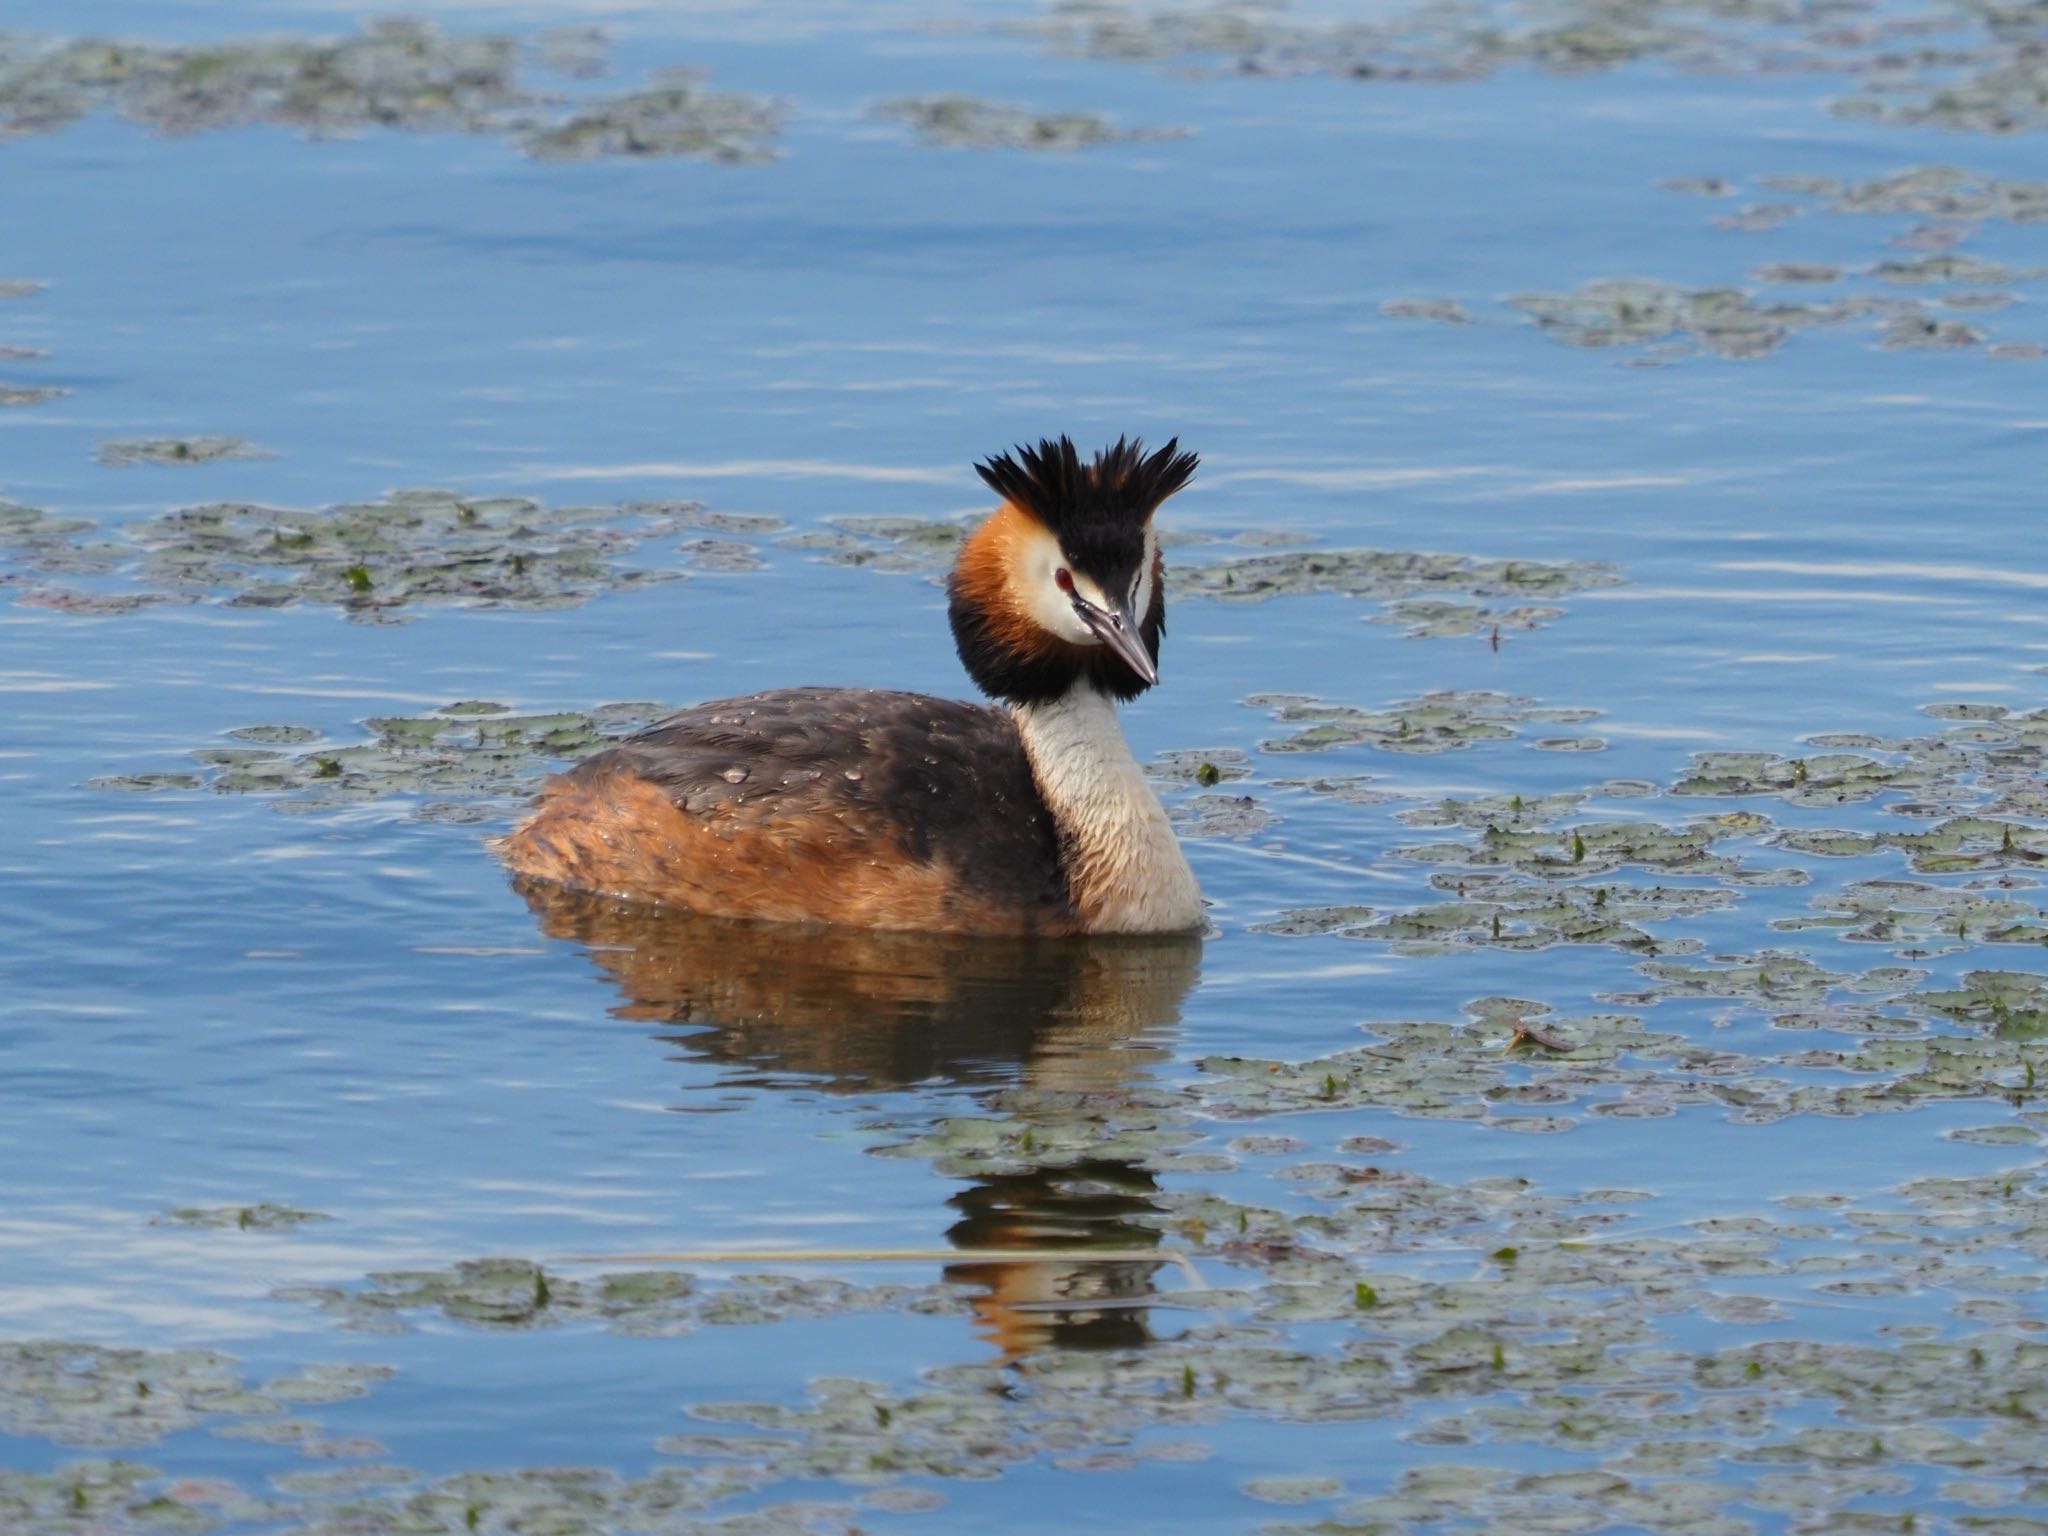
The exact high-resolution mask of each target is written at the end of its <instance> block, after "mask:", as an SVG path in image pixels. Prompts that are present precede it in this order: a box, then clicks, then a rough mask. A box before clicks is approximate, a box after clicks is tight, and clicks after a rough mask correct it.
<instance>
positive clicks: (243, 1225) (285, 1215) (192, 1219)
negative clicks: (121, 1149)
mask: <svg viewBox="0 0 2048 1536" xmlns="http://www.w3.org/2000/svg"><path fill="white" fill-rule="evenodd" d="M157 1219H158V1221H160V1222H161V1223H163V1224H164V1225H166V1226H173V1227H215V1228H223V1229H227V1230H232V1231H236V1232H290V1231H293V1230H295V1229H297V1228H299V1227H304V1226H310V1225H311V1224H313V1223H315V1222H321V1221H332V1220H334V1218H333V1217H332V1216H329V1215H327V1214H326V1213H325V1212H323V1211H302V1210H299V1209H297V1208H296V1207H293V1206H289V1205H274V1204H272V1203H271V1202H269V1201H267V1200H264V1201H259V1202H257V1203H256V1204H255V1205H181V1206H179V1207H178V1208H177V1209H176V1210H171V1211H166V1212H164V1214H163V1215H162V1216H160V1217H158V1218H157Z"/></svg>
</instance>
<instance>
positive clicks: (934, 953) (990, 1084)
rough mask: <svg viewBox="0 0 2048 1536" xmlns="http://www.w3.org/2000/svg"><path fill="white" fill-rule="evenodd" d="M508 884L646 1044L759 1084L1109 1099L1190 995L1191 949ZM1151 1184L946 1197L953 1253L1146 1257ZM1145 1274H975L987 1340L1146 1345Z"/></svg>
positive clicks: (1012, 1347)
mask: <svg viewBox="0 0 2048 1536" xmlns="http://www.w3.org/2000/svg"><path fill="white" fill-rule="evenodd" d="M518 888H519V890H520V892H521V894H522V895H524V896H525V898H526V900H527V903H528V904H529V905H530V906H531V907H532V908H533V910H534V913H535V915H536V916H537V917H538V918H539V920H540V925H541V930H542V931H543V932H544V933H546V934H547V935H548V936H549V937H551V938H558V939H573V940H575V941H576V942H578V943H580V944H582V945H584V946H585V947H586V948H587V949H588V951H589V953H590V957H591V959H593V960H594V961H595V962H596V963H597V964H598V966H599V967H601V968H602V969H603V970H604V971H605V972H606V973H607V974H608V975H609V976H610V978H611V979H612V981H613V982H614V983H615V984H616V985H617V986H618V988H619V990H620V992H621V993H622V994H623V996H624V998H625V1001H624V1002H623V1003H622V1004H621V1005H620V1006H619V1007H618V1008H617V1009H615V1010H614V1012H615V1013H617V1014H618V1016H619V1017H621V1018H627V1019H637V1020H640V1021H643V1022H645V1023H649V1024H653V1025H657V1026H671V1025H678V1024H682V1025H690V1026H694V1027H693V1028H691V1029H690V1030H689V1031H688V1032H687V1033H680V1034H670V1033H667V1032H666V1031H663V1032H662V1033H661V1036H660V1037H661V1038H662V1039H663V1040H665V1041H667V1042H669V1043H671V1044H673V1045H676V1046H677V1047H679V1048H680V1049H681V1050H683V1051H684V1052H686V1053H687V1054H689V1055H691V1056H695V1057H698V1058H701V1059H703V1060H706V1061H713V1062H718V1063H722V1064H726V1065H729V1066H737V1067H742V1068H747V1069H751V1070H750V1071H749V1072H748V1075H747V1076H746V1077H745V1078H744V1079H742V1080H744V1081H750V1082H753V1083H756V1084H759V1085H762V1086H769V1087H802V1088H806V1089H810V1090H813V1091H816V1090H818V1089H824V1090H826V1091H832V1092H846V1093H872V1092H885V1091H888V1090H891V1089H902V1088H911V1087H915V1086H920V1085H924V1086H929V1085H932V1084H940V1083H945V1084H966V1085H971V1086H983V1087H987V1088H990V1089H992V1090H993V1089H995V1088H1000V1087H1008V1086H1010V1085H1013V1084H1015V1085H1019V1086H1022V1087H1023V1088H1025V1089H1027V1090H1028V1089H1038V1090H1044V1091H1048V1092H1052V1093H1113V1092H1115V1091H1116V1090H1118V1089H1120V1088H1125V1087H1129V1086H1133V1085H1135V1084H1137V1083H1138V1082H1140V1081H1142V1080H1143V1079H1144V1078H1145V1076H1146V1075H1147V1073H1148V1072H1149V1070H1150V1069H1151V1067H1152V1065H1153V1064H1154V1063H1155V1062H1157V1061H1158V1060H1160V1059H1161V1058H1162V1057H1163V1056H1164V1054H1165V1051H1164V1034H1165V1032H1166V1031H1167V1030H1168V1029H1170V1027H1171V1026H1172V1025H1174V1024H1175V1023H1177V1022H1178V1020H1179V1018H1180V1008H1181V1004H1182V1001H1183V1000H1184V999H1185V998H1186V996H1187V994H1188V991H1189V990H1190V988H1192V987H1193V985H1194V983H1195V978H1196V975H1197V974H1198V971H1199V969H1200V964H1201V941H1200V940H1198V939H1194V938H1188V937H1180V938H1167V939H1158V938H1153V939H1094V940H1081V939H1063V940H1058V941H1043V942H1029V941H1016V940H991V939H976V938H963V937H955V936H950V935H935V934H910V933H878V932H869V931H866V930H861V929H849V928H813V927H800V926H794V925H787V924H769V923H738V922H730V921H726V920H723V919H718V918H706V917H700V916H697V915H695V914H692V913H685V912H672V911H668V910H665V909H662V908H658V907H649V906H640V905H635V904H633V903H629V902H621V901H615V900H612V899H610V898H608V897H602V896H595V895H592V894H590V893H589V892H584V891H571V890H567V889H564V888H562V887H560V886H553V885H547V884H543V883H540V882H533V881H521V882H518ZM1154 1193H1155V1184H1154V1180H1153V1176H1152V1175H1151V1174H1150V1173H1148V1172H1146V1171H1145V1170H1144V1169H1142V1168H1139V1167H1137V1166H1135V1165H1133V1164H1130V1163H1126V1162H1121V1161H1107V1160H1097V1161H1093V1162H1088V1163H1083V1164H1080V1165H1078V1166H1064V1167H1060V1168H1054V1169H1043V1170H1032V1171H1028V1172H1023V1173H1009V1174H1002V1175H997V1176H992V1177H989V1178H985V1179H982V1180H980V1181H978V1182H976V1183H974V1184H971V1185H969V1186H968V1187H967V1188H966V1189H964V1190H962V1191H960V1192H959V1193H957V1194H956V1195H954V1196H953V1198H952V1200H951V1202H950V1203H951V1204H952V1205H953V1206H954V1207H955V1208H956V1209H957V1210H958V1211H959V1213H960V1215H959V1217H958V1219H957V1220H956V1221H954V1222H953V1223H952V1225H951V1227H950V1228H949V1230H948V1233H947V1235H948V1237H949V1238H950V1239H951V1240H952V1242H953V1244H954V1245H955V1246H956V1247H959V1248H963V1249H976V1250H983V1251H986V1250H992V1249H1034V1248H1035V1249H1044V1248H1103V1249H1109V1248H1117V1249H1132V1248H1150V1247H1155V1246H1157V1243H1158V1233H1157V1231H1156V1230H1155V1229H1154V1228H1153V1227H1152V1226H1150V1225H1149V1224H1146V1223H1144V1222H1142V1221H1141V1220H1136V1219H1134V1218H1141V1217H1143V1216H1145V1215H1146V1214H1149V1213H1151V1212H1153V1211H1155V1210H1156V1209H1157V1207H1156V1205H1155V1204H1154V1201H1153V1199H1152V1196H1153V1195H1154ZM1157 1268H1158V1266H1157V1265H1154V1264H1149V1263H1141V1262H1131V1261H1118V1262H1109V1263H1075V1262H1053V1261H1043V1260H1027V1261H1018V1262H1006V1261H1002V1260H995V1259H977V1260H975V1261H973V1262H962V1263H960V1264H956V1265H953V1266H950V1267H949V1268H948V1269H947V1271H946V1273H947V1275H948V1277H949V1278H952V1279H957V1280H963V1281H967V1282H970V1283H972V1284H973V1285H975V1286H977V1287H978V1288H980V1289H981V1291H982V1293H983V1294H982V1295H981V1297H980V1298H979V1300H978V1301H977V1303H976V1310H977V1312H978V1313H979V1315H980V1317H981V1319H982V1325H983V1331H984V1332H985V1334H986V1336H987V1337H988V1338H989V1339H990V1341H991V1342H992V1343H994V1344H995V1345H996V1346H997V1348H998V1349H1000V1350H1001V1352H1002V1354H1003V1356H1004V1357H1005V1358H1006V1359H1014V1358H1016V1357H1018V1356H1020V1355H1022V1354H1025V1353H1028V1352H1029V1351H1031V1350H1033V1349H1036V1348H1039V1347H1041V1346H1043V1345H1047V1344H1057V1345H1060V1346H1063V1347H1069V1348H1101V1347H1113V1346H1123V1345H1132V1344H1139V1343H1142V1342H1144V1340H1145V1339H1146V1338H1147V1337H1148V1334H1147V1324H1146V1316H1145V1311H1144V1308H1143V1307H1142V1305H1140V1304H1137V1300H1136V1299H1137V1298H1140V1297H1142V1296H1144V1295H1147V1294H1149V1293H1150V1290H1151V1287H1152V1280H1153V1272H1154V1271H1155V1270H1156V1269H1157Z"/></svg>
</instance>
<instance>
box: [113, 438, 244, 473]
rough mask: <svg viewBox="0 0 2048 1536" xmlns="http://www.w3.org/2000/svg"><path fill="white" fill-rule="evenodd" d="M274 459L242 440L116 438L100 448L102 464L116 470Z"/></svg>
mask: <svg viewBox="0 0 2048 1536" xmlns="http://www.w3.org/2000/svg"><path fill="white" fill-rule="evenodd" d="M271 457H273V455H272V454H271V453H269V452H268V451H267V450H265V449H262V448H258V447H257V446H256V445H255V444H254V443H252V442H249V441H248V440H247V439H245V438H240V437H115V438H109V439H108V440H107V441H105V442H103V443H101V444H100V449H99V461H100V462H101V463H102V464H105V465H107V466H108V467H110V468H114V469H123V468H126V467H127V466H129V465H132V464H213V463H218V462H219V461H220V460H222V459H267V458H271Z"/></svg>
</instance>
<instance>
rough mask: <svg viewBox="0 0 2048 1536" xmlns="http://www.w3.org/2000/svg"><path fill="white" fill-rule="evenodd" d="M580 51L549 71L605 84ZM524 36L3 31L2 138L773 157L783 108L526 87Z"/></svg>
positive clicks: (388, 28) (556, 47)
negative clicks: (273, 131)
mask: <svg viewBox="0 0 2048 1536" xmlns="http://www.w3.org/2000/svg"><path fill="white" fill-rule="evenodd" d="M581 35H582V36H583V37H584V39H585V43H584V45H583V46H582V47H581V48H580V49H577V48H564V47H562V46H560V43H561V35H560V34H556V35H554V37H553V41H552V43H547V44H544V45H543V46H542V47H540V48H539V49H538V50H537V51H536V54H537V57H538V59H539V61H540V62H541V63H542V64H543V65H544V66H549V65H564V66H566V68H564V69H563V70H562V72H563V73H567V74H569V75H572V76H587V75H589V74H591V73H593V72H594V71H593V69H592V68H591V67H590V62H591V47H590V45H589V42H588V38H589V34H587V33H586V34H581ZM525 55H526V50H524V49H523V48H522V46H521V44H520V43H519V41H518V40H517V39H516V38H512V37H507V36H498V35H488V36H449V35H447V34H445V33H443V32H441V31H439V30H438V29H437V28H435V27H433V26H431V25H430V24H428V23H426V22H423V21H419V20H413V19H405V18H394V19H387V20H382V21H376V22H372V23H371V24H369V25H368V26H367V27H366V28H365V29H364V30H363V31H362V32H361V33H359V34H358V35H356V36H352V37H339V38H304V37H283V36H279V37H262V38H245V39H239V40H232V41H227V42H221V43H202V44H169V43H145V42H133V41H120V40H113V39H104V38H47V37H36V36H31V35H26V34H19V33H9V34H0V138H5V137H7V136H8V135H10V134H26V133H47V132H51V131H53V130H55V129H59V128H62V127H65V126H67V125H69V124H71V123H74V122H76V121H78V120H80V119H81V118H84V117H87V116H89V115H91V114H92V113H94V112H97V111H101V110H113V111H117V112H119V113H120V114H121V115H122V116H124V117H126V118H129V119H131V120H132V121H135V122H139V123H142V124H144V125H146V126H148V127H150V128H152V129H155V130H156V131H157V132H159V133H166V134H190V133H199V132H204V131H207V130H212V129H222V128H235V127H241V126H244V125H247V124H253V123H268V124H274V125H277V126H281V127H287V128H296V129H298V130H300V131H301V132H304V133H307V134H310V135H316V136H332V135H336V134H344V133H355V132H360V131H363V130H365V129H369V128H382V129H396V130H400V131H405V132H428V133H474V134H492V135H498V136H502V137H504V138H506V139H508V140H509V141H510V142H512V143H513V144H515V145H517V146H518V147H519V148H521V149H522V150H524V151H525V152H526V153H528V154H531V155H535V156H539V157H542V158H546V159H584V158H588V157H591V156H594V155H690V156H696V157H699V158H705V159H712V160H722V161H753V160H761V159H766V158H769V157H770V156H771V155H772V153H773V145H774V140H775V138H776V136H777V134H778V132H779V130H780V120H779V116H780V115H779V112H778V110H777V108H776V107H775V106H774V104H773V103H770V102H768V101H765V100H763V99H761V98H758V97H752V96H743V95H733V94H728V93H722V92H713V91H708V90H705V89H704V88H703V87H702V86H701V85H700V84H698V83H697V82H695V81H693V80H690V79H686V78H681V77H675V78H667V77H665V78H661V79H657V80H656V81H655V82H653V83H652V84H650V85H649V86H647V87H644V88H641V89H637V90H631V91H626V92H622V93H618V94H614V95H608V96H606V95H598V96H592V95H582V96H577V97H573V98H565V97H564V96H563V95H562V94H561V93H559V92H551V91H542V90H539V89H536V88H535V87H533V86H531V85H529V84H528V83H527V82H526V81H525V79H524V76H523V66H524V63H525Z"/></svg>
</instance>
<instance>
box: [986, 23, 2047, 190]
mask: <svg viewBox="0 0 2048 1536" xmlns="http://www.w3.org/2000/svg"><path fill="white" fill-rule="evenodd" d="M1044 9H1045V14H1043V15H1042V16H1040V17H1037V18H1034V19H1032V20H1029V21H1025V22H1017V23H1009V24H1006V25H1005V28H1004V29H1005V30H1010V31H1014V32H1018V33H1021V34H1023V35H1025V36H1029V37H1033V38H1036V39H1039V40H1041V41H1043V42H1044V43H1046V44H1048V45H1049V46H1051V47H1054V48H1056V49H1059V50H1061V51H1063V52H1067V53H1073V54H1078V55H1082V56H1085V57H1088V58H1094V59H1108V60H1125V61H1137V62H1146V63H1153V64H1171V65H1172V66H1174V67H1175V68H1177V69H1188V68H1191V67H1192V68H1200V69H1208V70H1212V71H1215V72H1219V73H1228V74H1235V75H1244V76H1253V77H1257V78H1263V79H1283V80H1284V79H1287V78H1290V77H1299V76H1303V75H1320V76H1332V77H1335V78H1338V79H1342V80H1349V81H1353V82H1356V83H1357V84H1358V85H1359V87H1360V88H1362V89H1371V88H1376V87H1389V86H1394V87H1398V86H1402V85H1413V84H1431V85H1444V84H1452V83H1457V82H1466V81H1474V80H1481V79H1485V78H1487V77H1489V76H1492V75H1495V74H1497V73H1500V72H1502V71H1504V70H1509V69H1513V68H1516V67H1519V66H1534V67H1536V68H1539V69H1544V70H1547V71H1550V72H1552V73H1555V74H1558V75H1562V76H1566V77H1572V76H1590V75H1595V74H1597V73H1599V72H1601V71H1605V70H1610V69H1616V68H1619V67H1621V66H1623V65H1627V64H1630V63H1634V62H1638V61H1648V60H1654V61H1656V62H1658V63H1660V64H1663V65H1665V66H1667V67H1671V68H1675V69H1677V70H1680V71H1687V72H1694V73H1702V74H1708V75H1720V76H1728V75H1769V74H1778V73H1782V72H1783V71H1784V70H1785V69H1787V68H1788V67H1790V68H1794V69H1800V70H1804V71H1808V72H1813V71H1826V72H1829V73H1831V74H1833V75H1835V76H1836V77H1838V78H1841V79H1844V80H1845V81H1846V82H1847V83H1846V86H1845V89H1844V91H1843V94H1841V95H1839V96H1838V97H1837V98H1836V99H1835V100H1834V102H1833V103H1832V106H1833V110H1834V111H1835V112H1836V113H1837V114H1839V115H1841V116H1844V117H1850V118H1859V119H1875V120H1878V121H1883V122H1897V123H1907V124H1914V125H1931V126H1938V127H1941V128H1947V129H1951V130H1960V131H1972V132H1979V133H1994V134H2004V133H2015V132H2022V131H2026V130H2030V129H2038V128H2040V127H2043V126H2048V107H2044V106H2043V102H2044V100H2048V91H2044V89H2043V68H2042V65H2041V63H2040V59H2039V57H2038V53H2037V51H2036V50H2035V49H2034V48H2032V47H2031V46H2030V39H2031V34H2030V33H2029V32H2028V30H2027V28H2026V27H2025V26H2024V25H2023V24H2022V23H2023V18H2025V17H2026V16H2027V15H2028V12H2027V10H2026V8H2025V7H2021V8H2020V9H2019V10H2017V11H2012V12H2008V11H2006V10H2003V9H1999V8H1995V7H1994V8H1985V7H1977V6H1960V7H1952V6H1946V5H1934V6H1928V7H1925V8H1921V9H1915V8H1913V7H1911V6H1903V5H1902V6H1892V7H1885V8H1877V9H1869V10H1859V11H1858V12H1857V13H1856V20H1855V24H1854V25H1853V26H1846V25H1843V24H1842V13H1841V11H1840V10H1839V9H1837V8H1836V7H1834V6H1831V5H1828V4H1825V3H1817V0H1786V3H1779V4H1771V5H1763V6H1728V7H1714V8H1701V7H1699V6H1695V5H1688V4H1685V3H1683V0H1551V3H1538V0H1496V3H1492V4H1477V5H1473V4H1456V3H1450V0H1422V3H1419V4H1412V5H1410V6H1408V7H1406V8H1405V9H1399V10H1390V11H1388V12H1386V13H1384V14H1380V15H1375V16H1373V17H1371V18H1370V19H1359V20H1351V19H1345V18H1337V17H1331V16H1327V15H1322V16H1319V15H1315V14H1313V13H1308V12H1295V11H1290V10H1288V9H1286V8H1284V7H1280V6H1272V5H1262V4H1257V3H1228V0H1226V3H1222V4H1207V5H1127V4H1120V3H1116V0H1060V3H1058V4H1052V5H1048V6H1046V7H1045V8H1044ZM1934 32H1940V33H1944V34H1947V35H1946V36H1945V37H1944V40H1943V45H1942V46H1939V47H1934V46H1929V45H1928V43H1927V42H1926V39H1927V37H1928V35H1929V34H1930V33H1934ZM1694 181H1695V182H1699V183H1700V184H1699V185H1696V186H1689V187H1688V188H1687V189H1688V190H1717V188H1716V186H1715V183H1714V182H1713V180H1712V179H1698V178H1695V179H1694Z"/></svg>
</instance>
